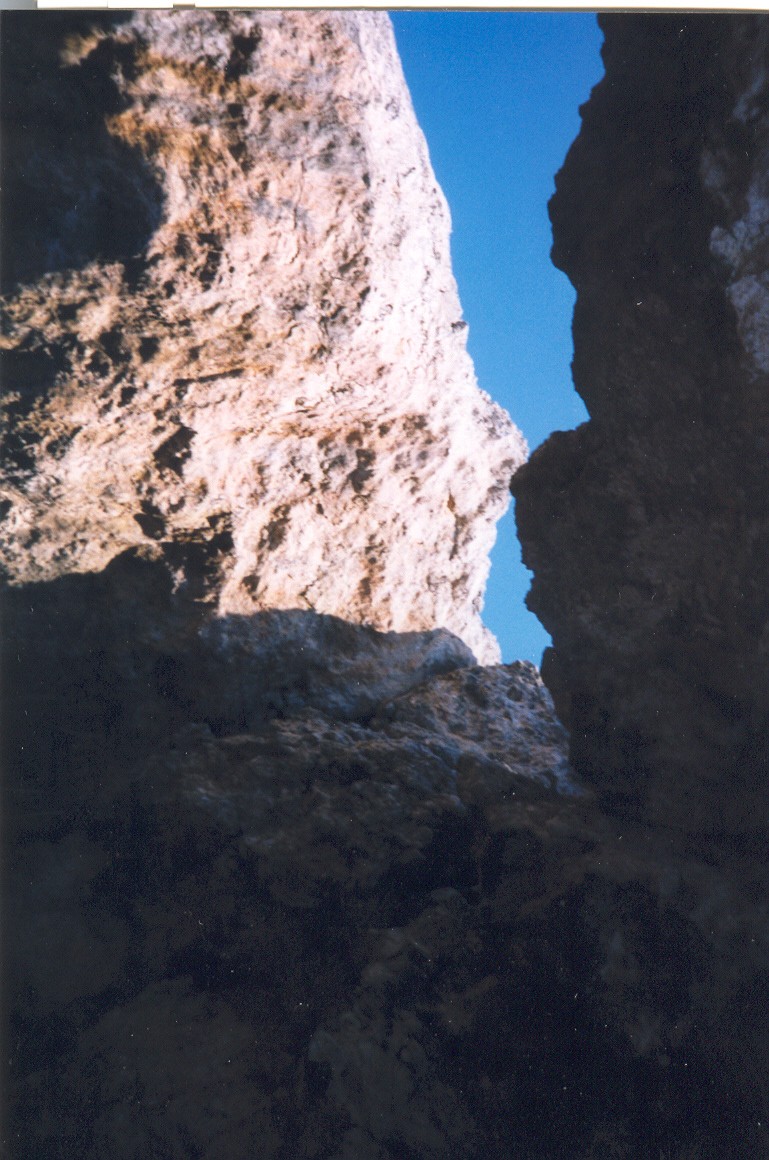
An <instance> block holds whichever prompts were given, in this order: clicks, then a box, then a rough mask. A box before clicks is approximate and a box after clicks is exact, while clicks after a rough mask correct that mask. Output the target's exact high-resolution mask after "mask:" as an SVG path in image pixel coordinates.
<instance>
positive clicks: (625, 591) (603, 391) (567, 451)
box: [514, 15, 769, 834]
mask: <svg viewBox="0 0 769 1160" xmlns="http://www.w3.org/2000/svg"><path fill="white" fill-rule="evenodd" d="M601 20H602V26H603V27H604V30H605V33H606V44H605V48H604V58H605V62H606V76H605V78H604V80H603V81H601V83H600V84H599V85H598V86H597V88H596V89H595V91H594V93H593V96H592V97H591V100H590V102H589V103H588V105H587V106H586V107H585V109H584V111H583V126H582V130H581V132H580V135H579V137H578V138H577V140H576V141H575V143H574V145H573V146H572V149H571V151H570V153H569V156H568V158H567V161H566V164H565V166H564V168H563V170H562V171H561V173H560V174H559V176H558V179H557V192H556V194H555V197H554V198H553V200H552V202H551V214H552V219H553V230H554V251H553V254H554V259H555V261H556V263H557V264H558V265H559V266H560V267H561V268H562V269H564V270H565V271H566V272H567V273H568V275H569V277H570V278H571V280H572V282H573V283H574V285H575V287H576V289H577V304H576V308H575V314H574V343H575V355H574V377H575V383H576V385H577V389H578V391H579V392H580V394H581V395H582V397H583V398H584V400H585V403H586V405H587V408H588V410H589V412H590V421H589V422H588V423H587V424H585V425H583V426H582V427H580V428H579V429H578V430H577V431H574V432H567V433H560V434H557V435H555V436H553V437H552V438H551V439H550V440H549V441H548V442H546V443H545V444H544V445H543V447H541V448H540V449H539V450H538V451H537V452H536V454H535V455H534V456H533V457H532V459H531V461H530V462H529V464H528V465H527V466H526V467H525V468H524V469H523V470H522V471H520V472H519V473H518V475H517V476H516V479H515V483H514V493H515V495H516V496H517V501H518V502H517V515H518V525H519V531H520V536H521V540H522V543H523V550H524V556H525V558H526V560H527V562H528V564H529V565H530V567H531V568H532V569H533V570H534V574H535V577H534V583H533V587H532V591H531V594H530V596H529V604H530V606H531V607H532V608H533V609H534V611H536V612H537V614H538V615H539V616H540V618H541V619H542V621H543V623H544V624H545V625H546V627H547V628H548V630H549V631H550V632H551V634H552V637H553V643H554V648H555V652H554V654H552V655H551V656H549V657H548V658H547V664H546V666H545V668H544V670H543V671H544V672H545V675H546V679H547V680H548V681H549V683H550V684H551V686H552V688H553V690H554V693H555V695H556V697H557V699H558V701H559V704H560V705H561V708H562V712H563V715H564V719H566V720H568V721H569V722H570V724H571V728H572V755H573V758H574V760H575V762H576V764H577V767H578V768H579V770H580V772H581V773H582V774H583V775H584V776H585V777H586V778H587V779H588V780H590V782H591V783H592V784H594V785H596V786H599V787H600V788H601V790H602V791H603V793H604V796H605V800H606V801H607V802H609V801H611V802H613V808H615V809H617V810H619V811H620V812H622V813H636V814H637V813H638V812H639V811H640V812H641V813H642V814H644V815H645V816H647V817H649V818H652V819H654V821H655V822H657V823H659V824H670V825H673V826H679V827H684V828H687V829H692V830H696V831H702V832H705V831H710V832H715V831H726V832H727V833H739V834H744V833H749V832H751V831H752V832H758V833H763V832H765V831H766V829H767V825H768V824H769V793H767V773H769V749H768V748H767V745H768V742H767V738H768V737H769V684H768V683H767V679H766V673H767V666H768V664H769V599H767V589H766V562H767V559H769V506H768V504H769V379H768V378H767V353H766V352H767V349H769V348H768V347H767V323H766V319H767V298H766V296H767V290H766V285H767V251H766V230H767V221H769V217H768V215H769V196H768V190H767V180H769V179H768V177H767V174H768V172H769V170H768V163H767V157H768V152H767V151H768V150H769V117H767V93H768V92H769V49H768V43H769V41H768V38H769V25H767V22H766V20H765V18H764V17H762V16H751V17H745V18H738V17H735V16H710V15H707V16H705V15H701V16H686V17H678V16H671V17H663V16H656V15H655V16H649V17H643V16H634V17H627V16H606V17H602V18H601Z"/></svg>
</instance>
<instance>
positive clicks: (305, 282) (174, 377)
mask: <svg viewBox="0 0 769 1160" xmlns="http://www.w3.org/2000/svg"><path fill="white" fill-rule="evenodd" d="M30 15H31V14H25V13H11V14H10V17H9V18H6V17H4V20H3V25H4V28H5V30H6V39H5V48H4V64H5V66H6V67H5V69H4V71H5V73H6V82H5V92H6V100H5V115H6V118H7V120H8V121H9V129H8V135H9V137H8V139H9V141H10V142H11V145H12V148H10V149H9V151H8V159H7V161H6V169H7V171H8V172H7V184H8V192H7V194H6V203H7V204H6V207H5V211H4V212H5V214H6V225H7V226H8V227H9V228H8V229H6V231H5V239H4V242H5V251H6V252H5V255H4V273H5V278H6V283H8V282H9V281H10V282H11V283H12V285H11V286H8V287H7V288H8V290H9V293H8V298H7V301H6V316H5V317H6V323H5V334H4V338H3V339H2V345H3V350H4V362H3V387H4V418H5V445H4V446H5V451H4V475H3V479H2V509H1V510H2V514H3V521H2V523H0V544H1V545H2V551H3V555H4V567H5V568H6V570H7V574H8V576H9V577H10V579H11V581H12V582H13V583H21V582H30V581H45V580H51V579H53V578H55V577H59V576H62V575H64V574H67V573H71V572H80V573H82V572H98V571H101V570H103V569H104V568H105V567H106V565H107V564H108V563H109V562H110V561H111V560H113V559H115V557H117V556H118V555H120V554H121V553H123V552H125V551H128V550H131V549H136V548H140V547H145V548H146V547H152V546H153V545H154V546H156V547H157V550H158V551H160V552H161V553H162V554H163V555H164V557H165V558H166V559H167V561H168V563H169V566H170V567H171V568H172V570H173V571H174V574H175V578H176V579H175V582H176V586H177V588H178V589H181V588H184V587H185V586H186V587H187V588H188V589H190V590H191V591H194V592H195V595H196V598H197V599H201V600H206V601H207V603H208V604H209V605H210V606H211V608H212V610H214V611H215V612H216V613H217V614H218V615H225V614H237V615H250V614H253V613H255V612H261V611H264V610H267V609H280V610H288V609H298V610H301V611H308V610H309V611H313V612H317V613H321V614H329V615H335V616H339V617H343V618H344V619H347V620H350V621H352V622H354V623H357V624H367V625H370V626H372V627H374V628H377V629H380V630H384V631H398V632H405V631H422V630H425V629H434V628H445V629H447V630H449V631H450V632H452V633H453V634H455V635H457V636H459V637H460V638H461V639H462V640H464V641H465V642H466V643H467V644H468V646H469V647H470V648H471V649H472V650H473V652H474V653H475V655H476V656H477V657H478V659H480V660H482V661H494V660H496V659H498V656H499V654H498V649H497V646H496V643H495V641H494V640H493V638H492V637H491V635H490V634H489V633H488V632H487V630H486V629H485V628H484V627H483V626H482V624H481V621H480V615H479V614H480V608H481V605H482V598H483V589H484V585H485V581H486V575H487V572H488V552H489V550H490V548H491V545H492V543H493V540H494V535H495V531H494V527H495V523H496V521H497V519H498V518H499V517H500V516H501V514H502V513H503V511H504V510H505V507H506V504H507V502H508V497H507V482H508V479H509V476H510V474H511V472H512V471H513V469H514V468H515V467H517V466H518V465H519V464H520V463H521V462H522V460H523V458H524V455H525V447H524V444H523V440H522V438H521V436H520V435H519V433H518V432H517V431H516V429H515V428H514V427H513V425H512V423H511V422H510V420H509V418H508V417H507V415H506V414H505V413H504V412H503V411H502V410H501V409H500V408H499V407H498V406H496V405H495V404H494V403H492V401H491V400H490V399H489V398H488V396H486V395H485V394H484V393H483V392H481V391H480V390H479V389H478V387H477V385H476V383H475V379H474V375H473V370H472V365H471V363H470V360H469V357H468V355H467V352H466V349H465V342H466V327H465V324H464V322H463V320H462V316H461V307H460V304H459V300H458V297H457V292H456V287H455V283H454V279H453V276H452V273H451V266H450V258H449V229H450V223H449V215H448V210H447V207H446V204H445V200H444V198H443V195H442V194H441V192H440V190H439V189H438V186H437V185H436V182H435V178H434V176H433V173H432V170H431V168H430V164H429V159H428V155H427V149H426V145H425V142H424V139H423V136H422V134H421V131H420V130H419V128H418V126H417V124H416V121H415V119H414V115H413V111H412V108H411V102H410V98H409V95H408V92H407V89H406V87H405V83H404V80H403V76H402V72H401V68H400V63H399V61H398V58H397V53H396V51H395V46H394V40H393V36H392V31H391V27H390V24H389V21H388V19H387V17H386V16H385V15H384V14H379V13H341V12H298V11H286V12H262V13H258V14H255V13H236V12H232V13H218V14H215V13H191V12H185V13H176V14H174V15H173V16H172V17H170V18H169V15H168V14H166V13H152V12H137V13H134V14H133V15H131V17H130V18H129V19H126V18H125V17H123V18H122V19H121V18H118V19H116V20H115V19H110V18H106V17H102V18H99V23H98V27H96V28H94V29H91V30H89V25H88V21H87V19H86V18H84V17H83V16H82V15H80V16H77V17H71V18H69V24H68V23H67V17H57V18H55V19H54V20H49V19H48V18H47V17H45V18H42V19H39V18H37V17H34V16H33V17H32V19H30ZM71 139H74V140H75V141H76V142H77V145H76V146H75V147H74V148H73V149H69V147H68V146H63V145H62V142H63V141H64V142H68V141H70V140H71ZM116 190H119V191H120V193H119V196H117V194H116V193H115V191H116ZM212 542H213V546H214V547H218V548H219V549H220V552H221V560H220V563H221V567H220V568H218V569H217V570H214V571H211V572H209V574H208V575H207V576H206V577H204V578H201V576H200V568H199V556H200V553H201V550H202V551H204V552H206V553H207V554H208V555H209V556H211V555H212V553H211V548H210V546H211V545H212ZM201 545H202V546H203V547H202V548H201ZM206 545H208V547H206Z"/></svg>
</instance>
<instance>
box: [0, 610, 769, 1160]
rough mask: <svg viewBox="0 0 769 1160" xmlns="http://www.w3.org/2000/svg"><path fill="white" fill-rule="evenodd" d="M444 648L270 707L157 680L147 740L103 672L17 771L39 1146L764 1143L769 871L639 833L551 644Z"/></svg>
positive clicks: (15, 848) (249, 1151)
mask: <svg viewBox="0 0 769 1160" xmlns="http://www.w3.org/2000/svg"><path fill="white" fill-rule="evenodd" d="M43 595H44V594H42V593H39V592H38V593H37V601H38V607H40V605H41V604H42V598H43ZM89 597H90V613H91V616H92V617H93V616H95V615H96V612H95V604H94V598H93V592H89ZM17 623H23V618H21V617H17ZM334 629H335V630H336V633H337V636H336V645H337V648H336V657H337V660H338V657H339V655H340V652H341V651H342V649H344V650H346V652H347V654H348V655H350V654H351V653H354V651H355V650H354V649H353V648H352V647H351V643H350V640H351V635H352V633H353V631H354V630H353V629H352V628H351V626H347V625H343V624H341V623H340V624H338V625H336V626H335V625H334V624H333V623H332V624H326V625H325V633H326V635H325V640H326V643H327V646H328V648H329V650H330V652H331V653H332V654H333V653H334V642H335V638H334ZM357 631H358V632H359V633H360V632H362V631H363V630H357ZM101 633H102V639H106V629H105V626H104V623H103V622H102V625H101ZM143 635H144V636H145V637H149V636H150V635H151V634H150V633H148V632H145V633H144V634H143ZM307 636H308V638H309V636H310V633H309V630H308V632H307ZM86 643H88V641H87V640H86ZM91 643H93V642H91ZM417 643H418V642H417ZM377 645H379V647H380V649H381V658H382V663H383V666H384V664H385V661H387V666H388V670H389V672H390V676H391V679H392V678H394V677H397V675H398V664H397V661H396V662H395V663H394V662H393V656H394V655H395V654H394V650H393V648H392V642H390V641H389V640H388V639H387V638H386V637H385V638H382V639H379V638H378V636H377V634H372V633H367V634H366V637H365V640H364V641H363V643H362V645H361V649H360V651H362V652H363V653H364V655H367V656H368V657H369V658H370V657H371V654H372V652H373V650H374V649H375V648H376V647H377ZM407 647H410V648H411V649H412V650H414V648H415V644H414V642H413V641H408V640H406V641H404V642H403V649H404V650H406V649H407ZM144 648H146V646H144V647H143V646H141V645H140V644H138V643H137V644H136V645H135V649H134V652H133V658H132V662H133V665H134V667H135V668H137V669H138V670H139V671H148V670H151V668H152V665H151V663H150V662H151V661H152V660H153V658H152V654H151V652H150V653H149V655H148V656H147V655H145V652H144ZM416 651H418V649H417V650H416ZM123 659H124V660H125V658H123ZM197 659H198V661H199V663H201V666H202V665H203V662H204V661H205V646H203V645H201V646H199V651H198V654H197ZM142 660H143V661H144V662H145V663H144V664H141V663H140V662H141V661H142ZM444 660H445V658H444ZM110 663H111V664H112V666H113V667H112V672H113V675H114V676H117V662H116V660H115V659H114V657H113V658H112V660H111V661H110ZM443 669H444V671H441V672H438V673H437V674H435V675H432V676H431V675H429V674H427V675H425V674H423V679H422V680H421V682H418V683H414V680H413V674H411V673H409V672H406V673H405V674H402V683H403V686H404V688H405V690H406V691H404V692H401V693H400V695H396V696H392V697H390V698H384V699H382V700H380V701H379V702H378V704H377V705H376V706H374V707H372V706H371V705H370V704H369V705H367V706H366V708H365V710H364V711H363V712H358V713H357V714H356V713H355V712H354V711H348V712H346V713H345V712H342V711H340V708H339V706H340V705H341V704H342V702H343V701H344V681H343V679H342V678H341V677H340V676H339V674H338V673H337V674H336V675H335V676H330V677H329V678H328V686H329V687H332V686H334V685H335V686H336V691H335V692H334V693H333V695H328V696H327V697H326V700H325V702H324V700H323V698H322V697H320V696H318V697H317V698H316V704H315V705H314V706H312V707H310V706H307V707H304V708H300V707H298V706H296V705H295V706H294V707H293V709H289V710H288V711H286V709H285V704H284V707H283V708H280V709H279V710H276V709H275V698H274V690H271V689H266V690H263V691H262V693H261V694H259V693H258V692H257V691H256V690H255V688H252V689H251V691H250V704H251V706H252V709H253V713H252V719H251V723H250V725H249V726H248V728H247V729H246V730H245V731H244V730H243V729H242V728H240V729H236V728H235V727H234V726H232V725H226V724H222V722H221V719H220V718H219V717H216V719H215V720H206V718H205V715H204V714H201V708H202V702H203V700H204V699H205V698H204V695H203V692H202V691H201V700H199V702H198V704H197V709H198V716H197V719H190V720H187V721H186V722H184V723H182V724H180V723H179V722H178V721H177V722H176V723H175V724H169V719H170V718H171V717H173V716H174V714H177V715H178V714H179V712H180V710H179V704H178V702H175V701H174V700H173V698H172V697H169V696H168V695H165V696H164V695H163V694H162V693H161V694H158V693H157V692H156V691H153V692H152V693H151V694H149V693H146V692H145V693H144V695H143V697H142V696H140V690H138V689H137V690H136V691H135V692H134V698H133V699H134V700H135V703H136V705H137V708H139V709H140V711H141V713H143V714H144V715H145V717H146V718H147V719H148V720H152V719H154V721H155V722H157V721H158V720H160V719H164V722H165V723H164V725H163V730H165V736H164V737H160V736H158V730H157V729H156V728H154V727H152V728H149V730H148V731H147V732H146V733H145V734H144V735H142V733H141V730H136V729H134V731H133V732H132V734H131V736H132V742H131V745H130V746H127V745H126V746H123V745H122V743H121V742H120V741H119V740H118V739H117V734H115V733H114V731H113V732H111V731H110V727H109V726H108V725H107V724H105V723H104V719H102V720H101V721H100V719H99V716H98V713H97V712H96V711H95V709H94V703H93V696H89V692H88V690H87V689H85V690H84V689H83V686H82V682H80V683H78V679H77V669H76V668H75V669H74V670H73V672H74V685H75V687H76V688H79V689H80V692H81V699H80V700H78V699H77V697H75V696H74V695H73V696H72V697H71V700H70V713H69V730H70V734H69V735H70V736H71V737H72V738H73V739H74V738H76V737H81V738H83V737H85V738H87V739H88V744H87V746H86V748H85V749H82V748H81V749H78V748H77V747H76V746H75V745H74V743H73V744H71V745H69V746H67V745H62V743H61V739H59V740H58V741H55V742H52V739H51V735H50V733H48V734H46V737H47V742H48V744H49V745H50V746H52V750H53V753H54V756H53V757H52V759H51V762H50V764H49V767H48V770H47V774H46V776H45V778H44V779H42V781H41V778H40V777H36V775H35V772H34V770H33V769H32V768H30V766H29V765H28V764H25V763H24V758H23V750H21V747H20V746H19V747H18V748H19V752H20V759H19V761H18V763H17V764H16V767H15V771H14V772H15V777H14V778H13V780H11V781H10V783H9V788H8V791H7V793H6V809H5V823H6V838H7V839H8V840H7V842H6V858H7V865H6V882H7V883H9V884H10V889H8V890H7V891H6V908H5V923H6V932H7V942H6V946H7V948H8V950H7V953H6V961H5V972H6V976H5V981H6V993H8V994H10V995H12V997H13V1003H12V1008H11V1010H10V1022H9V1027H8V1043H9V1046H10V1051H9V1056H10V1071H11V1078H12V1081H13V1083H12V1090H13V1104H12V1107H11V1108H10V1110H9V1114H8V1117H7V1121H6V1124H5V1132H6V1144H7V1146H8V1148H9V1154H11V1155H13V1156H15V1157H19V1158H20V1160H21V1158H23V1160H32V1158H37V1157H40V1156H46V1157H61V1158H70V1157H76V1156H77V1157H84V1158H87V1160H97V1158H98V1160H101V1158H102V1157H104V1156H105V1155H111V1156H115V1157H117V1158H120V1160H123V1158H125V1160H128V1158H131V1160H139V1158H140V1157H146V1156H148V1155H152V1156H158V1157H174V1158H175V1157H179V1158H182V1157H189V1156H201V1157H203V1156H205V1157H222V1158H223V1160H224V1158H231V1157H244V1158H245V1157H247V1156H251V1155H254V1154H256V1155H259V1156H264V1157H275V1158H278V1157H280V1158H286V1160H288V1158H289V1157H295V1156H307V1157H317V1158H318V1160H320V1158H321V1157H329V1158H330V1157H335V1158H342V1157H344V1158H349V1160H366V1158H368V1157H371V1158H372V1160H373V1158H376V1160H401V1158H402V1157H425V1158H428V1157H436V1158H438V1157H443V1156H447V1155H451V1156H457V1157H460V1156H461V1157H466V1158H467V1160H471V1158H478V1160H480V1158H481V1157H493V1158H499V1160H503V1158H507V1157H510V1156H512V1155H515V1156H522V1157H532V1158H534V1157H542V1158H546V1157H550V1158H553V1157H564V1158H566V1157H569V1158H571V1157H603V1156H610V1155H621V1156H639V1157H640V1156H651V1155H655V1154H658V1153H660V1152H661V1153H662V1154H663V1155H671V1156H679V1157H683V1156H689V1155H696V1156H712V1157H716V1156H723V1155H729V1154H744V1155H751V1156H754V1155H755V1156H760V1155H763V1154H764V1151H763V1149H764V1143H763V1140H764V1136H763V1128H762V1126H761V1123H760V1121H761V1115H762V1113H761V1111H760V1109H761V1107H762V1100H763V1098H764V1095H765V1092H764V1085H765V1077H766V1074H767V1062H768V1061H767V1058H766V1054H767V1051H766V1037H765V1034H764V1032H765V1023H766V1015H765V998H766V996H765V989H764V987H763V985H762V984H761V979H762V978H765V977H766V976H765V964H766V962H767V955H768V954H769V946H767V938H766V922H765V902H764V899H765V897H766V890H767V885H768V883H767V881H766V879H767V871H766V869H765V868H764V867H760V868H757V865H758V863H757V862H756V863H754V860H753V859H752V858H751V853H750V851H748V850H743V851H742V852H741V853H740V855H739V856H738V855H737V854H735V855H734V857H733V858H732V859H731V861H730V862H729V863H728V864H725V862H724V859H723V856H722V853H723V852H722V851H719V864H718V865H717V866H716V865H714V864H713V859H712V858H711V857H710V854H711V852H710V851H709V850H708V849H704V848H702V847H697V846H696V845H694V844H692V845H691V847H688V846H686V845H682V844H681V842H680V840H676V841H675V842H674V841H672V840H671V839H670V835H669V834H668V833H666V832H665V831H663V830H661V829H660V828H659V827H650V826H644V825H639V824H636V825H629V826H627V827H621V828H620V829H619V830H618V828H617V826H616V824H615V823H614V822H612V821H611V820H610V819H608V818H607V817H606V815H605V814H603V813H602V812H601V810H600V809H599V808H598V806H597V805H596V802H595V799H594V797H593V795H592V794H591V792H589V791H588V790H586V789H585V788H584V787H583V786H581V785H579V784H578V783H577V781H576V779H575V777H574V775H573V774H572V773H571V772H570V769H569V766H568V762H567V757H566V750H567V738H566V734H565V733H564V731H563V729H562V727H561V726H560V724H559V723H558V722H557V720H556V718H555V716H554V714H553V710H552V705H551V702H550V699H549V697H548V694H547V692H546V690H545V689H544V687H543V686H542V683H541V681H540V679H539V677H538V674H537V672H536V670H535V669H534V668H533V666H531V665H528V664H525V663H518V664H514V665H509V666H496V667H491V668H479V667H477V666H474V665H473V664H472V663H471V658H467V657H465V656H463V655H462V653H461V650H460V651H459V652H458V653H457V654H456V655H455V658H454V661H453V663H452V664H445V663H444V666H443ZM205 671H206V673H207V680H206V685H205V695H207V696H210V698H211V702H212V704H214V705H218V704H219V703H220V702H221V699H222V698H223V697H224V694H225V692H226V690H227V689H228V688H231V679H230V678H231V673H230V671H228V669H227V667H226V666H223V665H222V663H221V658H220V657H218V656H217V657H215V663H210V664H209V665H208V667H207V669H205ZM354 683H357V682H354ZM97 687H98V688H108V687H109V681H108V680H106V677H105V672H104V671H103V670H102V673H101V677H100V682H99V683H98V686H97ZM70 691H71V692H72V691H73V690H70ZM25 696H28V700H27V701H26V703H25ZM57 698H61V690H59V691H58V692H57ZM33 704H36V707H37V712H38V714H39V712H40V702H39V690H38V689H37V688H36V687H35V683H34V681H27V682H25V680H24V679H21V680H20V681H19V683H18V685H17V701H16V711H17V712H18V714H19V716H20V717H21V718H22V719H23V718H25V717H27V716H28V715H29V712H30V710H32V707H33ZM169 705H170V708H169ZM153 707H154V708H153ZM353 709H354V706H353ZM164 714H165V718H164V717H163V715H164ZM38 719H40V718H38ZM110 719H111V718H110V717H109V715H108V716H107V718H106V720H107V721H108V720H110ZM89 723H90V727H91V730H90V734H89ZM39 732H40V733H41V734H45V727H44V726H43V728H41V729H40V730H39ZM17 736H18V735H17ZM39 758H40V750H39V749H38V759H39ZM746 1048H749V1049H750V1051H749V1055H748V1056H747V1058H746V1057H745V1052H746ZM737 1147H739V1149H741V1151H740V1152H737V1153H735V1152H734V1151H733V1149H734V1148H737ZM687 1149H689V1150H688V1151H687ZM730 1150H731V1152H730Z"/></svg>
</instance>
